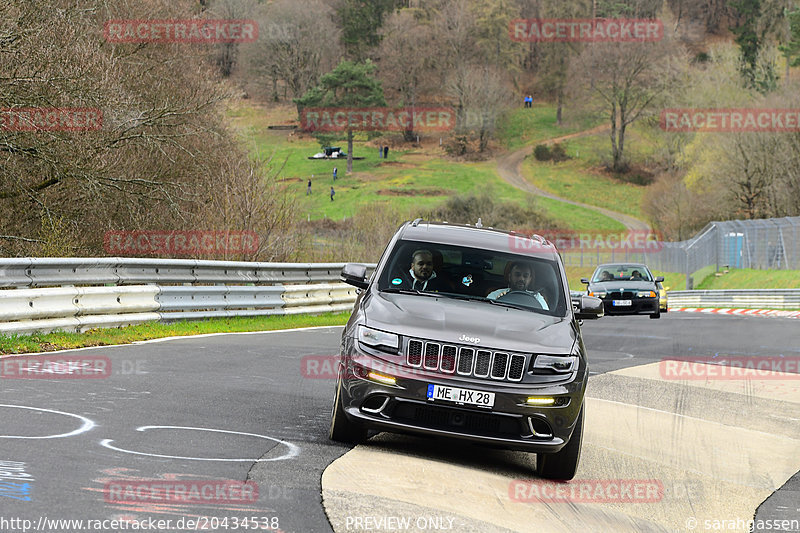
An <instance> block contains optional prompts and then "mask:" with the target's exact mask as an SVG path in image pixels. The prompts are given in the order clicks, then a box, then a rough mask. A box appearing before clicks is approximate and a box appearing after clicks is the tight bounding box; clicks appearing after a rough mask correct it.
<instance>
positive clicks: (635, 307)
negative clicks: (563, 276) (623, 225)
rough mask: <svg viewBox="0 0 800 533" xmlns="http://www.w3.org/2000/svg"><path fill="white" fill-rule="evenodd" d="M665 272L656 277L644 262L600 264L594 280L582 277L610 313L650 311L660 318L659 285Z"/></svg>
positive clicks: (645, 312)
mask: <svg viewBox="0 0 800 533" xmlns="http://www.w3.org/2000/svg"><path fill="white" fill-rule="evenodd" d="M662 281H664V277H663V276H658V277H654V276H653V274H652V273H651V272H650V269H649V268H647V266H646V265H643V264H641V263H609V264H605V265H599V266H598V267H597V268H596V269H595V271H594V274H592V278H591V280H588V279H586V278H583V279H581V282H583V283H585V284H586V292H588V293H589V295H590V296H595V297H597V298H600V299H601V300H603V306H604V307H605V314H607V315H650V318H660V317H661V310H660V309H659V305H658V287H657V286H656V283H658V282H662Z"/></svg>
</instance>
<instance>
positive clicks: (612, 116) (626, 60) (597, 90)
mask: <svg viewBox="0 0 800 533" xmlns="http://www.w3.org/2000/svg"><path fill="white" fill-rule="evenodd" d="M665 39H667V38H666V37H665ZM685 64H686V57H685V54H684V53H683V51H682V48H681V47H680V46H679V45H677V43H674V41H671V40H669V39H667V40H666V41H665V42H658V43H593V44H592V46H588V47H586V48H585V49H584V51H583V52H582V53H581V55H580V56H578V58H577V59H576V61H574V64H573V69H572V73H571V76H570V77H571V80H572V81H573V83H574V87H575V89H576V92H577V94H576V98H577V99H579V100H585V101H587V102H588V103H589V105H590V106H591V107H593V108H594V111H595V112H596V113H597V115H598V116H602V117H606V119H607V120H608V121H609V125H610V126H611V131H610V140H611V163H610V165H609V167H610V169H611V170H612V171H614V172H624V171H626V170H627V168H628V163H627V161H626V158H625V140H626V137H625V134H626V133H627V129H628V127H629V126H630V125H631V124H633V123H634V122H636V121H637V120H640V119H642V118H645V117H647V116H650V115H652V114H653V113H655V112H656V111H657V110H659V104H661V103H663V98H664V97H665V96H666V95H668V94H670V92H671V91H673V90H674V89H675V87H676V86H677V85H678V84H679V80H680V78H679V75H680V73H681V72H684V71H685V68H684V65H685Z"/></svg>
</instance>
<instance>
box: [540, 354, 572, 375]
mask: <svg viewBox="0 0 800 533" xmlns="http://www.w3.org/2000/svg"><path fill="white" fill-rule="evenodd" d="M577 369H578V356H576V355H541V354H539V355H537V356H536V359H535V360H534V361H533V373H534V374H570V373H572V372H574V371H575V370H577Z"/></svg>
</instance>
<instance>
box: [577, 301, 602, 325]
mask: <svg viewBox="0 0 800 533" xmlns="http://www.w3.org/2000/svg"><path fill="white" fill-rule="evenodd" d="M577 303H578V310H577V311H575V318H576V319H578V320H594V319H596V318H600V317H602V316H603V315H604V314H605V310H604V309H603V300H601V299H600V298H595V297H594V296H581V297H580V300H578V301H577Z"/></svg>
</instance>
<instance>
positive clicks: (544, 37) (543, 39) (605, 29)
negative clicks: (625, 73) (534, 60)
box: [508, 19, 664, 43]
mask: <svg viewBox="0 0 800 533" xmlns="http://www.w3.org/2000/svg"><path fill="white" fill-rule="evenodd" d="M508 33H509V36H510V37H511V40H512V41H518V42H526V43H565V42H579V43H611V42H621V43H644V42H656V41H660V40H661V39H663V38H664V24H663V23H662V22H661V21H660V20H658V19H514V20H512V21H510V22H509V24H508Z"/></svg>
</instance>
